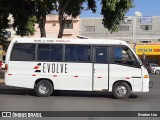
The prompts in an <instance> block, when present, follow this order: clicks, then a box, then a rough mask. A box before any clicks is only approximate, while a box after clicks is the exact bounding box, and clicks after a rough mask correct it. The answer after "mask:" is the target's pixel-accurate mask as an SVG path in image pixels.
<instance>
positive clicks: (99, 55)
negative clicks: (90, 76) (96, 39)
mask: <svg viewBox="0 0 160 120" xmlns="http://www.w3.org/2000/svg"><path fill="white" fill-rule="evenodd" d="M107 50H108V49H107V48H106V47H97V48H96V56H95V57H96V58H95V62H96V63H107V62H108V61H107Z"/></svg>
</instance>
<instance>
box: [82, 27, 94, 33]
mask: <svg viewBox="0 0 160 120" xmlns="http://www.w3.org/2000/svg"><path fill="white" fill-rule="evenodd" d="M84 31H85V32H95V26H84Z"/></svg>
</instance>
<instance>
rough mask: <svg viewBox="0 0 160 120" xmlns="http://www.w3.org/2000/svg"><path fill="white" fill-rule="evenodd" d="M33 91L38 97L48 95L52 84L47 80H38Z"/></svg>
mask: <svg viewBox="0 0 160 120" xmlns="http://www.w3.org/2000/svg"><path fill="white" fill-rule="evenodd" d="M34 89H35V92H36V94H37V96H39V97H48V96H50V95H51V94H52V93H53V85H52V83H51V82H50V81H48V80H40V81H39V82H38V83H37V84H36V85H35V88H34Z"/></svg>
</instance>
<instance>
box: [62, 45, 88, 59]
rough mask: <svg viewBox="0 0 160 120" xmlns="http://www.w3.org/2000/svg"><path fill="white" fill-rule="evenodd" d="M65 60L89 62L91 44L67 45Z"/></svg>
mask: <svg viewBox="0 0 160 120" xmlns="http://www.w3.org/2000/svg"><path fill="white" fill-rule="evenodd" d="M65 61H72V62H89V61H90V46H89V45H66V49H65Z"/></svg>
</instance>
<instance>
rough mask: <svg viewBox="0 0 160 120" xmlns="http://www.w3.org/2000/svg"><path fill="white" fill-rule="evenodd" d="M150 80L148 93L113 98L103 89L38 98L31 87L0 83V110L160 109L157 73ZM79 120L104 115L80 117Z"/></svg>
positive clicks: (58, 92) (89, 119)
mask: <svg viewBox="0 0 160 120" xmlns="http://www.w3.org/2000/svg"><path fill="white" fill-rule="evenodd" d="M150 79H152V80H153V82H154V87H153V88H152V89H150V92H147V93H133V94H132V95H131V96H130V98H129V99H125V100H118V99H114V98H113V95H112V94H111V93H104V92H73V91H55V92H54V93H53V95H52V96H50V97H37V96H36V95H35V92H34V90H31V89H24V88H15V87H9V86H5V85H4V84H1V85H0V111H160V75H154V74H150ZM47 119H49V118H47ZM54 119H55V118H54ZM56 119H60V118H59V117H58V118H56ZM62 119H64V118H62ZM67 119H69V118H67ZM76 119H80V118H76ZM82 119H85V120H86V119H87V120H101V119H106V118H94V117H93V118H90V117H89V118H88V117H87V118H85V117H83V118H82ZM107 119H109V118H108V117H107ZM111 119H112V118H111ZM115 119H117V118H115ZM120 119H122V118H120ZM125 119H127V118H125ZM131 119H134V120H135V119H139V118H131ZM141 119H144V118H141ZM147 119H153V118H147ZM154 119H157V118H154ZM65 120H66V119H65ZM69 120H72V118H71V119H69ZM122 120H123V119H122ZM145 120H146V118H145Z"/></svg>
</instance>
